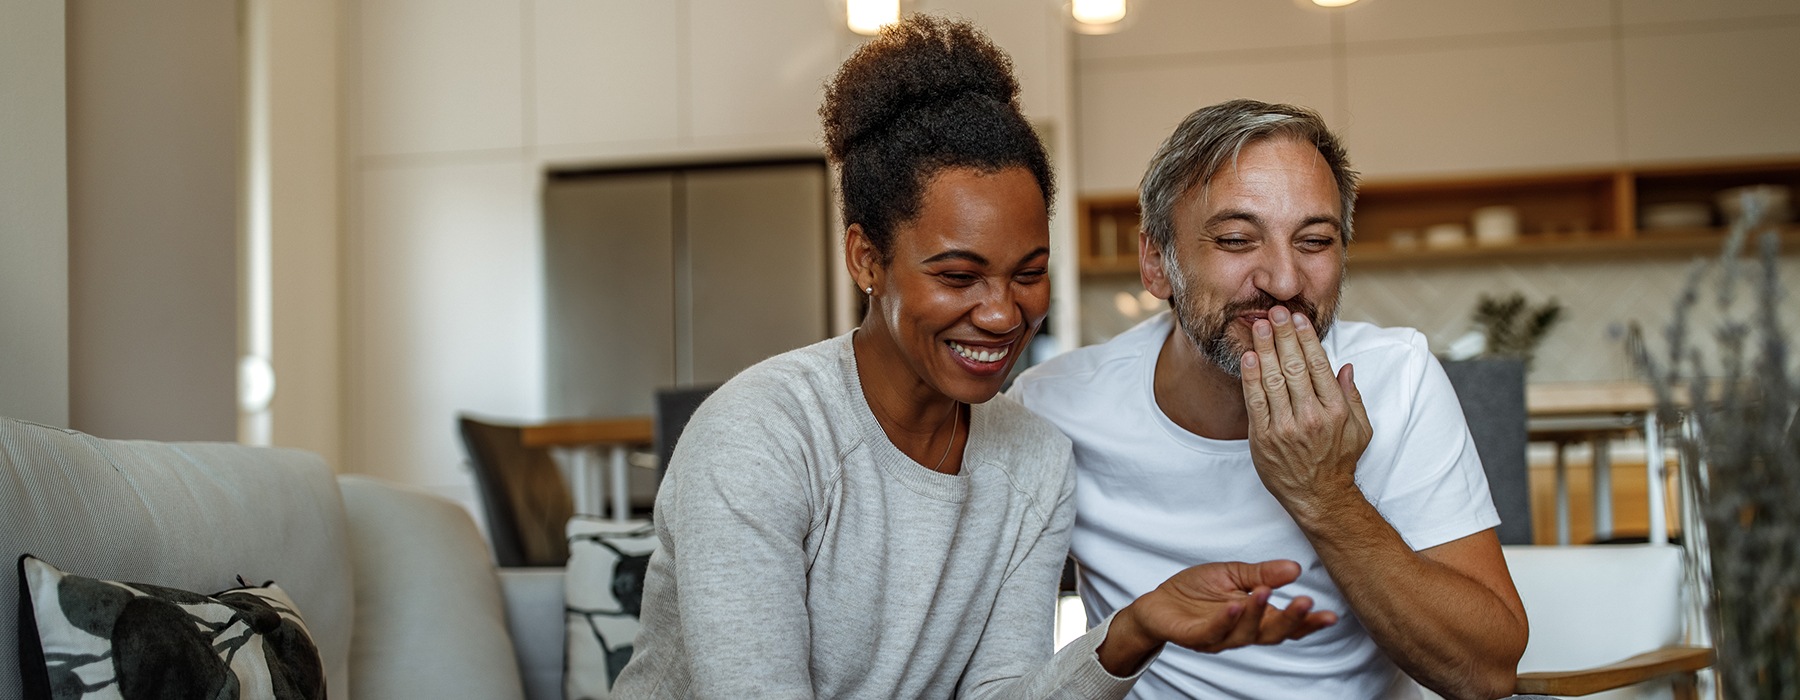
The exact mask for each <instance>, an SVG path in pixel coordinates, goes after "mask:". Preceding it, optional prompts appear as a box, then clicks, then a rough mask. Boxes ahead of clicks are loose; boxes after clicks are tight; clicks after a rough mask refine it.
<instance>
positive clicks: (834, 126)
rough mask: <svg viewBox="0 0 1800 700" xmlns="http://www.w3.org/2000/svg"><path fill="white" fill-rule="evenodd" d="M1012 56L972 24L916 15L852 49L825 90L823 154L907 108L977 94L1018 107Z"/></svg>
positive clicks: (840, 154) (838, 150)
mask: <svg viewBox="0 0 1800 700" xmlns="http://www.w3.org/2000/svg"><path fill="white" fill-rule="evenodd" d="M1018 94H1019V84H1018V81H1017V80H1015V79H1014V78H1013V75H1012V61H1011V60H1010V59H1008V58H1007V57H1006V54H1005V53H1004V52H1002V51H1001V50H1000V49H999V47H996V46H994V44H993V42H992V41H989V40H988V38H987V37H986V36H985V35H983V34H982V33H981V31H980V30H978V29H975V28H974V27H973V26H971V25H969V24H966V23H963V22H957V21H953V20H949V19H944V18H941V17H934V16H931V15H923V14H915V15H911V16H909V17H907V18H906V19H904V20H902V21H900V22H899V23H897V24H893V25H890V26H888V27H887V28H885V29H883V30H882V31H881V34H880V35H879V36H877V37H875V38H874V39H871V40H870V41H869V42H868V43H867V44H864V45H863V46H862V48H859V49H857V51H856V53H855V54H853V55H851V57H850V59H849V60H847V61H845V62H844V65H843V67H841V68H839V69H838V72H837V75H836V76H835V77H834V78H832V80H831V83H830V84H828V85H827V86H826V87H825V103H824V104H823V105H821V106H820V107H819V116H820V118H821V120H822V122H823V125H824V131H825V152H826V155H828V156H829V157H830V158H831V159H832V160H834V161H842V160H843V159H844V157H845V156H846V155H847V154H848V153H849V151H850V150H851V148H853V147H854V146H855V145H856V144H857V143H859V142H861V141H863V140H864V139H866V138H867V137H869V136H870V135H871V134H873V133H876V132H879V131H880V130H881V129H882V128H883V127H885V126H887V125H889V124H891V123H893V122H894V121H895V120H896V119H898V118H899V117H900V116H901V115H903V114H905V113H906V112H908V111H911V110H914V109H920V108H927V107H933V106H947V105H948V103H951V102H955V101H959V100H966V99H969V98H970V97H972V96H979V97H982V98H987V99H991V100H993V101H995V102H996V103H998V105H1005V106H1006V107H1007V108H1008V109H1011V110H1017V109H1018V108H1017V106H1016V103H1015V101H1016V98H1017V96H1018Z"/></svg>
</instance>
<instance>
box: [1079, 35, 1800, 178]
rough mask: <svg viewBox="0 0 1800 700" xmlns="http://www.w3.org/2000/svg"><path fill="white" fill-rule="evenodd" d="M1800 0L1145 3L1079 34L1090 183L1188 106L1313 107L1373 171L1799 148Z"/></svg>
mask: <svg viewBox="0 0 1800 700" xmlns="http://www.w3.org/2000/svg"><path fill="white" fill-rule="evenodd" d="M1796 42H1800V0H1754V1H1751V0H1743V1H1737V2H1708V3H1697V2H1687V1H1684V0H1484V1H1482V2H1473V1H1459V2H1445V1H1444V0H1368V1H1366V2H1361V3H1357V4H1355V5H1351V6H1349V7H1345V8H1341V9H1337V10H1326V9H1321V8H1309V7H1302V6H1301V5H1300V4H1297V3H1293V2H1264V3H1199V2H1158V3H1145V4H1144V6H1143V7H1142V16H1140V17H1138V18H1137V19H1136V22H1135V24H1134V25H1133V26H1132V27H1131V28H1130V29H1128V30H1127V31H1125V32H1121V33H1119V34H1114V35H1110V36H1103V37H1080V38H1078V39H1077V40H1076V57H1077V58H1076V85H1077V89H1078V90H1079V94H1080V97H1079V105H1080V107H1079V109H1080V124H1079V126H1080V131H1079V140H1080V148H1081V158H1082V162H1083V164H1084V165H1083V168H1082V173H1081V189H1082V190H1083V191H1084V192H1096V193H1098V192H1106V193H1112V192H1129V191H1133V190H1135V189H1136V187H1137V182H1138V179H1139V178H1140V177H1141V176H1142V174H1143V168H1144V163H1145V162H1146V161H1147V160H1148V159H1149V157H1150V154H1151V152H1153V151H1154V150H1155V148H1156V145H1157V144H1158V143H1160V142H1161V140H1162V139H1163V138H1164V137H1165V136H1167V135H1168V133H1169V131H1170V130H1171V129H1172V128H1173V127H1174V125H1175V124H1176V123H1177V122H1178V121H1180V120H1181V118H1182V117H1184V116H1186V115H1187V113H1188V112H1190V111H1192V110H1194V109H1196V108H1198V107H1200V106H1203V105H1207V104H1212V103H1215V102H1219V101H1222V100H1226V99H1230V98H1234V97H1252V98H1257V99H1264V100H1272V101H1287V102H1295V103H1299V104H1304V105H1307V106H1310V107H1313V108H1315V109H1317V110H1319V111H1320V113H1321V114H1323V115H1324V116H1325V118H1326V121H1328V122H1329V123H1331V124H1332V125H1333V126H1334V127H1335V128H1337V129H1338V130H1340V132H1341V133H1342V134H1343V135H1344V137H1345V139H1346V140H1347V142H1348V146H1349V148H1350V153H1351V157H1352V160H1353V162H1354V163H1355V164H1356V166H1357V167H1358V169H1360V170H1362V171H1363V173H1364V174H1365V175H1367V176H1368V177H1370V178H1372V179H1380V178H1388V177H1397V176H1419V175H1441V174H1456V173H1493V172H1510V171H1529V170H1543V169H1551V168H1575V167H1591V166H1611V165H1618V164H1643V163H1662V162H1670V161H1687V160H1717V159H1730V158H1744V157H1767V156H1770V155H1774V154H1796V153H1800V120H1797V119H1794V118H1793V116H1792V115H1794V114H1796V113H1800V87H1796V86H1795V84H1794V82H1793V80H1792V72H1793V71H1792V66H1793V56H1792V51H1791V47H1792V46H1794V45H1795V44H1796Z"/></svg>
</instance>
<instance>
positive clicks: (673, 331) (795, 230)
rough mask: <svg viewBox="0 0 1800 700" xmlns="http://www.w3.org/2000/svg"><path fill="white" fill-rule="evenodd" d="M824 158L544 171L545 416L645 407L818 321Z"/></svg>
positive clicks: (719, 374)
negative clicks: (659, 392)
mask: <svg viewBox="0 0 1800 700" xmlns="http://www.w3.org/2000/svg"><path fill="white" fill-rule="evenodd" d="M825 177H826V171H825V164H824V162H823V161H818V160H807V161H799V162H782V163H767V164H753V165H739V166H723V167H697V168H681V169H656V170H644V171H623V172H600V173H559V174H553V175H552V177H551V179H550V181H549V182H548V183H547V184H546V185H545V190H544V293H545V300H544V305H545V311H546V316H545V333H546V342H545V352H546V355H547V357H546V362H545V376H546V380H547V387H546V389H547V390H546V392H545V398H546V405H547V408H548V411H549V413H550V414H551V415H553V416H563V417H604V416H620V415H647V414H650V413H651V412H652V405H651V404H652V396H653V394H654V392H655V390H656V389H658V388H663V387H670V386H689V385H697V384H717V383H721V382H724V381H725V380H727V379H730V378H731V377H732V376H733V375H735V374H737V373H738V372H739V371H740V370H743V369H744V368H745V367H748V366H750V365H751V364H754V363H756V362H758V361H760V360H762V359H764V358H767V357H770V356H772V355H775V354H778V353H781V352H784V351H787V350H791V349H793V348H797V347H801V346H803V345H807V344H810V343H813V342H817V341H819V340H823V339H824V338H825V337H826V334H827V332H828V329H827V321H828V314H827V303H828V302H827V285H828V279H829V269H830V268H829V266H828V264H827V259H828V257H829V256H828V252H829V250H830V249H831V239H830V237H829V235H828V233H827V231H828V230H829V227H828V225H827V221H828V218H827V217H828V208H827V207H828V202H829V200H828V197H827V190H826V179H825Z"/></svg>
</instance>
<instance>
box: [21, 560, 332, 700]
mask: <svg viewBox="0 0 1800 700" xmlns="http://www.w3.org/2000/svg"><path fill="white" fill-rule="evenodd" d="M242 582H243V580H242V579H239V583H242ZM19 611H20V616H19V637H20V642H21V644H20V645H19V646H20V650H19V670H20V673H21V674H22V676H23V680H24V687H25V697H26V698H29V699H35V698H52V697H54V698H58V699H61V698H118V699H120V700H137V699H138V698H271V699H274V700H313V699H315V698H324V697H325V670H324V666H323V664H322V663H321V662H320V660H319V650H318V648H317V647H316V646H314V645H313V642H312V637H311V635H310V634H309V633H308V632H307V630H306V624H305V623H304V622H302V621H301V620H300V613H299V612H298V611H297V609H296V608H295V607H294V602H293V601H292V600H290V599H289V598H288V596H287V594H286V593H284V592H283V591H282V590H281V588H280V587H279V586H276V585H274V584H273V583H264V584H263V585H261V586H248V585H246V586H244V587H243V588H233V589H230V590H226V591H221V592H219V593H215V594H213V595H211V596H204V595H200V594H198V593H190V592H188V591H182V590H177V589H173V588H165V587H163V586H153V585H149V584H143V583H122V582H118V581H103V580H100V579H95V578H88V577H86V576H77V575H74V574H69V573H65V572H63V571H61V570H59V569H57V568H56V567H54V566H51V565H50V564H47V563H45V562H44V561H42V560H40V559H38V558H37V557H34V556H31V555H29V554H27V555H24V556H21V557H19Z"/></svg>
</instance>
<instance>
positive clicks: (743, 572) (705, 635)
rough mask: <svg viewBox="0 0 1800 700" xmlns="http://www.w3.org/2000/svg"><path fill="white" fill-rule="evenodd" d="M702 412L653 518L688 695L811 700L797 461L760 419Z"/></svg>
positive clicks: (804, 496) (806, 499) (806, 512)
mask: <svg viewBox="0 0 1800 700" xmlns="http://www.w3.org/2000/svg"><path fill="white" fill-rule="evenodd" d="M722 403H724V402H722ZM708 408H712V409H715V410H712V411H704V410H703V411H702V412H701V413H700V414H698V415H696V416H695V419H694V422H693V423H692V424H690V425H689V426H688V428H687V430H686V431H684V433H683V435H682V440H681V442H680V443H679V445H678V447H677V448H676V453H675V455H674V458H673V459H671V460H670V461H671V465H670V469H669V472H668V476H667V478H666V479H665V481H664V483H663V487H662V488H663V489H665V490H669V493H668V494H667V495H668V496H669V498H667V499H663V500H659V502H658V504H657V513H656V519H657V521H658V525H659V526H660V527H666V529H667V530H666V531H667V535H668V536H667V539H666V540H665V541H666V542H667V543H668V544H669V545H671V546H670V550H671V551H672V553H673V555H674V557H673V563H674V567H673V568H674V577H673V578H674V583H675V588H676V591H675V594H676V595H675V597H676V599H677V600H678V601H679V602H678V609H679V618H680V621H681V622H680V634H681V636H682V639H683V643H684V646H685V651H686V659H685V660H684V661H685V663H686V664H687V666H688V669H687V670H688V674H687V675H688V678H689V680H690V683H691V686H690V687H689V688H688V689H687V692H688V697H694V698H749V697H756V698H781V699H789V698H811V697H812V696H813V690H812V680H811V671H810V662H809V654H808V650H809V649H810V648H811V640H810V637H811V625H810V623H809V621H808V617H807V608H806V552H805V538H806V533H807V529H808V527H809V524H810V518H811V510H812V507H811V494H810V490H809V485H810V482H809V480H808V479H807V478H806V476H805V474H806V464H805V460H806V455H805V453H804V451H803V450H802V449H801V448H799V447H797V445H799V444H801V443H800V442H799V441H798V440H797V438H796V437H795V436H794V435H792V433H793V432H794V430H793V426H791V425H784V424H783V423H782V421H780V420H778V419H771V417H770V416H769V415H768V413H767V412H766V410H765V411H756V410H751V411H745V410H730V409H731V408H732V407H731V406H729V405H726V406H710V407H708ZM738 408H740V409H742V408H748V407H742V406H740V407H738Z"/></svg>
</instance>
